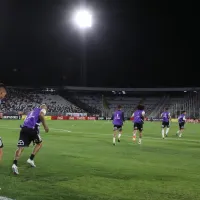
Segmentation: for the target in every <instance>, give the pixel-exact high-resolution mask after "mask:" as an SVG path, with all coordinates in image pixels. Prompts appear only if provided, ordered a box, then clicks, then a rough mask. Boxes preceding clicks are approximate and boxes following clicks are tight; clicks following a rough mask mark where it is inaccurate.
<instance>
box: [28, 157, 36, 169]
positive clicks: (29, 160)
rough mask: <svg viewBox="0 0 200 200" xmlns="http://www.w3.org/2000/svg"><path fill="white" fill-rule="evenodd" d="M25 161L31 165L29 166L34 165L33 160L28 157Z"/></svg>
mask: <svg viewBox="0 0 200 200" xmlns="http://www.w3.org/2000/svg"><path fill="white" fill-rule="evenodd" d="M27 163H28V164H30V165H31V167H36V165H35V163H34V160H31V159H30V158H29V159H28V160H27Z"/></svg>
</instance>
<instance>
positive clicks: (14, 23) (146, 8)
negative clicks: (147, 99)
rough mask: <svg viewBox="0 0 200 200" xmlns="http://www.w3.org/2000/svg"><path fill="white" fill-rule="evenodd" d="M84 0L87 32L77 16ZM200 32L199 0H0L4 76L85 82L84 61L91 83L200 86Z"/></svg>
mask: <svg viewBox="0 0 200 200" xmlns="http://www.w3.org/2000/svg"><path fill="white" fill-rule="evenodd" d="M83 5H84V6H83ZM81 6H82V7H86V8H88V9H89V10H91V11H92V14H93V21H94V23H93V27H92V28H91V29H88V30H86V31H85V32H83V31H80V30H79V29H77V28H75V26H74V25H73V24H72V21H71V19H72V15H73V12H74V11H75V10H76V9H78V8H80V7H81ZM199 33H200V31H199V11H198V10H197V9H195V5H192V1H190V2H185V1H167V0H165V1H164V0H157V1H156V0H152V1H144V0H88V1H86V0H85V1H76V0H0V51H1V54H0V56H1V57H0V67H1V72H0V80H1V81H3V82H4V83H5V84H7V85H38V86H39V85H73V86H81V85H82V82H81V80H82V78H81V69H82V67H81V66H82V64H81V63H82V61H83V60H85V62H84V63H85V65H86V67H87V86H103V87H106V86H107V87H111V86H114V87H172V86H177V87H178V86H200V80H199V73H198V71H199V36H200V34H199ZM83 36H85V37H84V42H83ZM83 45H84V48H83ZM83 49H85V55H86V57H85V59H83V56H82V55H83Z"/></svg>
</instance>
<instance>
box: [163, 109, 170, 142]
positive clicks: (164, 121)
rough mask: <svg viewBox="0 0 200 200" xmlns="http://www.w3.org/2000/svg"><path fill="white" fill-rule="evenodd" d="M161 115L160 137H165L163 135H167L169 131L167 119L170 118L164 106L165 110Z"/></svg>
mask: <svg viewBox="0 0 200 200" xmlns="http://www.w3.org/2000/svg"><path fill="white" fill-rule="evenodd" d="M161 117H162V138H163V139H165V136H166V137H167V136H168V133H169V127H170V125H169V121H170V120H171V116H170V113H169V111H168V108H165V111H164V112H163V113H162V114H161ZM165 128H166V132H165Z"/></svg>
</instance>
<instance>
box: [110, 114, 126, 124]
mask: <svg viewBox="0 0 200 200" xmlns="http://www.w3.org/2000/svg"><path fill="white" fill-rule="evenodd" d="M112 119H113V125H117V126H122V125H123V122H124V113H123V112H122V111H121V110H117V111H115V112H114V113H113V116H112Z"/></svg>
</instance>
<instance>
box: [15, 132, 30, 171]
mask: <svg viewBox="0 0 200 200" xmlns="http://www.w3.org/2000/svg"><path fill="white" fill-rule="evenodd" d="M30 131H32V130H28V129H27V128H22V129H21V131H20V136H19V140H18V143H17V146H18V148H17V150H16V151H15V155H14V160H13V165H12V170H13V173H14V174H19V171H18V160H19V158H20V157H21V154H22V152H23V151H24V147H28V146H29V145H30V143H31V141H32V140H31V133H30Z"/></svg>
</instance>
